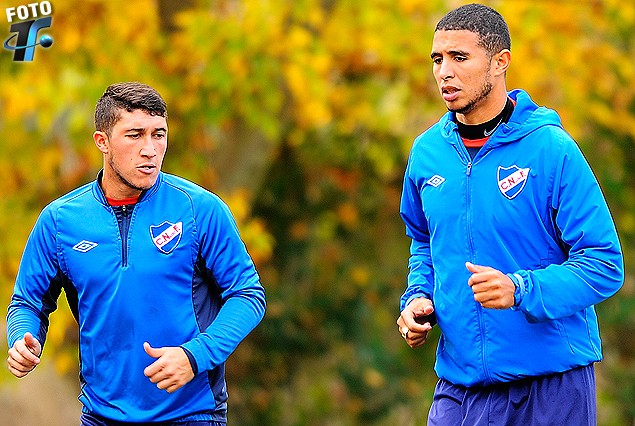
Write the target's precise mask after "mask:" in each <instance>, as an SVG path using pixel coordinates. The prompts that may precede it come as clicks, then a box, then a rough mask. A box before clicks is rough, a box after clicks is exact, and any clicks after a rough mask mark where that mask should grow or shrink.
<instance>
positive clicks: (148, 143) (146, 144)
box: [139, 135, 157, 158]
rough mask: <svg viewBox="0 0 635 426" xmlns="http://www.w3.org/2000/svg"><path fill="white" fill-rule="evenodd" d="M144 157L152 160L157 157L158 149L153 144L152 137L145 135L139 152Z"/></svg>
mask: <svg viewBox="0 0 635 426" xmlns="http://www.w3.org/2000/svg"><path fill="white" fill-rule="evenodd" d="M139 153H140V154H141V156H142V157H148V158H152V157H155V156H156V155H157V150H156V147H155V146H154V143H153V142H152V135H145V136H144V137H143V139H142V145H141V150H140V152H139Z"/></svg>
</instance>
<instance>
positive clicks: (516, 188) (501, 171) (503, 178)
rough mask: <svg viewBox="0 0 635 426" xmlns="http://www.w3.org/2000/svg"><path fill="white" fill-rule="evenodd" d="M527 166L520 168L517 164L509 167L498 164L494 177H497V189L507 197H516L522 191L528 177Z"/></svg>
mask: <svg viewBox="0 0 635 426" xmlns="http://www.w3.org/2000/svg"><path fill="white" fill-rule="evenodd" d="M529 170H530V169H529V167H527V168H525V169H521V168H520V167H518V166H517V165H513V166H510V167H503V166H498V172H497V173H496V177H497V179H498V189H500V191H501V193H502V194H503V195H504V196H505V197H507V198H508V199H510V200H511V199H512V198H514V197H516V196H517V195H518V194H520V193H521V192H522V190H523V189H524V188H525V184H526V183H527V179H529Z"/></svg>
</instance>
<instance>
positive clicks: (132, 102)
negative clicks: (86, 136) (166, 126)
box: [95, 82, 168, 136]
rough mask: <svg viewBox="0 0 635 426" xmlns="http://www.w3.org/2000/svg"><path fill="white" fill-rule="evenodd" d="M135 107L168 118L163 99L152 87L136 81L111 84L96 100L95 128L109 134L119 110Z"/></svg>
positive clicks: (130, 109)
mask: <svg viewBox="0 0 635 426" xmlns="http://www.w3.org/2000/svg"><path fill="white" fill-rule="evenodd" d="M137 109H140V110H142V111H145V112H147V113H148V114H150V115H158V116H161V117H164V118H165V119H166V120H167V118H168V109H167V105H166V103H165V101H164V100H163V98H162V97H161V95H160V94H159V92H157V91H156V90H155V89H153V88H152V87H150V86H148V85H146V84H142V83H138V82H126V83H115V84H111V85H110V86H108V88H107V89H106V91H105V92H104V94H103V95H102V96H101V98H99V100H98V101H97V106H96V107H95V130H98V131H101V132H104V133H106V134H107V135H108V136H111V132H112V128H113V127H114V126H115V124H116V123H117V121H119V119H120V118H121V110H126V111H128V112H132V111H134V110H137Z"/></svg>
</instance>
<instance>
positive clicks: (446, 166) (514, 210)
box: [401, 90, 624, 386]
mask: <svg viewBox="0 0 635 426" xmlns="http://www.w3.org/2000/svg"><path fill="white" fill-rule="evenodd" d="M509 96H510V97H511V98H512V99H514V100H515V101H516V107H515V109H514V112H513V115H512V116H511V118H510V120H509V122H508V123H503V124H501V125H500V126H499V127H498V128H497V129H496V131H495V132H494V134H493V135H492V136H491V137H490V139H489V140H488V141H487V143H486V144H485V146H483V148H481V150H480V151H479V152H478V154H477V155H476V156H475V157H474V159H473V160H472V159H470V156H469V155H468V152H467V150H466V148H465V146H464V144H463V143H462V141H461V138H460V136H459V134H458V131H457V126H456V124H455V123H454V122H453V117H454V115H453V113H450V112H448V113H447V114H446V115H444V116H443V117H442V118H441V120H440V121H439V122H438V123H436V124H435V125H434V126H432V127H431V128H430V129H428V130H427V131H426V132H424V133H423V134H421V135H420V136H419V137H417V138H416V140H415V142H414V145H413V147H412V151H411V154H410V158H409V161H408V166H407V169H406V174H405V179H404V186H403V195H402V201H401V216H402V218H403V220H404V222H405V224H406V234H407V235H408V236H409V237H410V238H411V239H412V243H411V256H410V261H409V269H410V272H409V275H408V286H407V289H406V291H405V293H404V294H403V296H402V298H401V309H402V310H403V308H404V307H405V306H406V305H407V304H408V303H409V302H410V301H411V300H412V299H413V298H415V297H421V296H423V297H427V298H429V299H431V300H432V301H433V304H434V308H435V313H436V318H437V321H438V324H439V326H440V329H441V338H440V341H439V345H438V348H437V361H436V365H435V370H436V372H437V374H438V376H439V377H441V378H443V379H446V380H449V381H450V382H452V383H454V384H459V385H464V386H474V385H488V384H493V383H497V382H507V381H511V380H516V379H520V378H523V377H528V376H538V375H545V374H550V373H554V372H562V371H566V370H569V369H571V368H574V367H577V366H584V365H587V364H590V363H592V362H595V361H599V360H601V358H602V352H601V343H600V336H599V329H598V321H597V317H596V313H595V310H594V308H593V305H595V304H597V303H599V302H601V301H602V300H604V299H606V298H608V297H610V296H611V295H613V294H614V293H615V292H616V291H617V290H618V289H619V288H620V287H621V285H622V283H623V279H624V275H623V274H624V271H623V268H624V267H623V258H622V253H621V248H620V244H619V240H618V236H617V233H616V230H615V226H614V224H613V220H612V218H611V215H610V212H609V209H608V207H607V205H606V202H605V200H604V197H603V195H602V192H601V189H600V187H599V185H598V183H597V181H596V179H595V177H594V175H593V173H592V171H591V169H590V167H589V165H588V164H587V162H586V160H585V159H584V157H583V155H582V153H581V152H580V150H579V148H578V146H577V145H576V143H575V142H574V141H573V139H572V138H571V137H570V136H569V135H568V134H567V133H566V132H565V131H564V130H563V128H562V125H561V123H560V119H559V117H558V115H557V114H556V113H555V112H554V111H552V110H549V109H547V108H544V107H538V106H537V105H536V104H535V103H534V102H533V101H532V100H531V99H530V97H529V95H528V94H527V93H525V92H524V91H521V90H515V91H512V92H510V93H509ZM467 261H469V262H472V263H474V264H478V265H483V266H491V267H493V268H495V269H498V270H500V271H502V272H503V273H506V274H508V275H509V276H510V278H512V280H513V281H514V282H515V283H516V284H517V287H518V292H517V294H516V306H514V307H513V308H511V309H506V310H495V309H485V308H483V307H481V305H480V304H479V303H477V302H476V301H475V300H474V294H473V292H472V290H471V288H470V287H469V286H468V284H467V281H468V279H469V277H470V275H471V274H470V272H469V271H468V270H467V269H466V267H465V262H467Z"/></svg>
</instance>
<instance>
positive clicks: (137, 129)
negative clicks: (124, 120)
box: [126, 127, 168, 132]
mask: <svg viewBox="0 0 635 426" xmlns="http://www.w3.org/2000/svg"><path fill="white" fill-rule="evenodd" d="M145 131H146V128H145V127H133V128H131V129H128V130H126V132H145ZM167 131H168V129H166V128H165V127H155V128H154V130H153V132H167Z"/></svg>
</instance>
